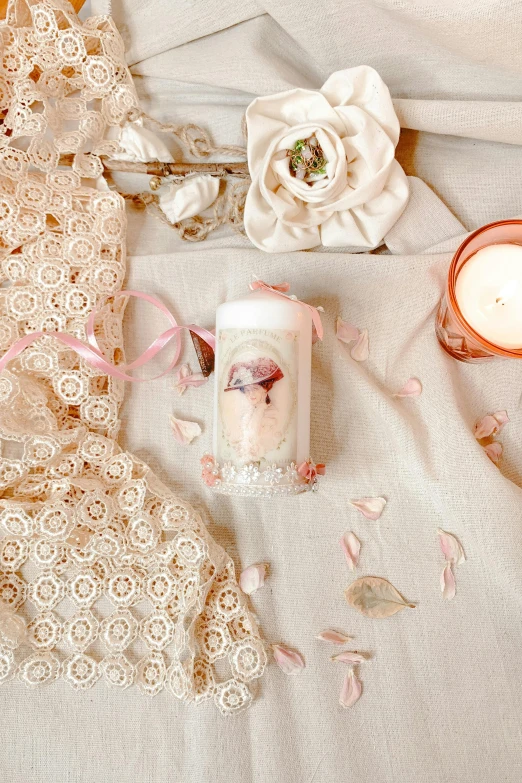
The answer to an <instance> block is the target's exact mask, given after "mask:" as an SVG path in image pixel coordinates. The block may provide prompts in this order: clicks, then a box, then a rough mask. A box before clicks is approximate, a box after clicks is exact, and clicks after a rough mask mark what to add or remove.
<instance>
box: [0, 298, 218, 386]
mask: <svg viewBox="0 0 522 783" xmlns="http://www.w3.org/2000/svg"><path fill="white" fill-rule="evenodd" d="M118 296H133V297H136V299H144V300H145V301H146V302H150V303H151V304H153V305H154V307H157V308H158V310H161V312H162V313H164V314H165V315H166V316H167V318H168V320H169V321H170V324H171V328H170V329H167V330H166V331H165V332H163V333H162V334H160V336H159V337H156V339H155V340H153V342H152V343H151V344H150V345H149V347H148V348H147V349H146V350H145V351H144V352H143V353H142V354H141V355H140V356H138V358H137V359H134V361H133V362H130V363H129V364H119V365H117V366H116V365H114V364H111V363H110V362H108V361H107V359H106V358H105V357H104V355H103V353H102V352H101V350H100V347H99V345H98V342H97V340H96V335H95V334H94V321H95V318H96V314H97V313H98V308H95V309H94V310H93V311H92V312H91V314H90V316H89V319H88V321H87V324H86V327H85V332H86V334H87V342H88V345H86V344H85V343H83V342H81V340H78V339H77V338H76V337H73V336H72V335H70V334H67V333H66V332H31V334H26V335H25V336H24V337H21V338H20V339H19V340H17V341H16V342H15V343H13V345H12V346H11V347H10V348H9V349H8V350H7V351H6V352H5V353H4V355H3V356H2V358H1V359H0V372H2V370H3V369H4V368H5V367H6V365H7V364H8V362H10V361H11V359H14V358H15V357H16V356H18V355H19V354H21V353H22V351H23V350H25V349H26V348H27V347H28V346H29V345H31V344H32V343H34V341H35V340H38V339H39V338H40V337H55V338H56V339H57V340H58V341H59V342H61V343H62V344H63V345H66V346H67V347H68V348H71V349H72V350H73V351H75V352H76V353H77V354H78V355H79V356H81V357H82V359H85V361H86V362H87V363H88V364H90V365H91V367H95V368H96V369H98V370H101V372H103V373H104V374H105V375H111V376H112V377H113V378H119V379H120V380H122V381H133V382H135V383H143V382H144V381H148V380H152V381H154V380H157V379H158V378H162V377H163V376H164V375H167V373H169V372H170V371H171V370H172V369H173V368H174V367H175V366H176V364H177V363H178V360H179V357H180V354H181V339H180V332H181V331H182V330H183V329H188V330H189V331H190V332H193V333H194V334H197V335H198V337H201V339H202V340H204V341H205V342H206V343H207V345H209V346H210V347H211V348H212V350H213V351H215V349H216V338H215V337H214V335H213V334H212V333H211V332H209V331H208V330H207V329H203V328H202V327H200V326H196V325H195V324H189V325H188V326H179V325H178V323H177V321H176V319H175V318H174V316H173V315H172V313H171V312H170V310H169V309H168V307H166V306H165V305H164V304H163V303H162V302H160V301H159V299H155V298H154V297H153V296H149V294H144V293H142V292H141V291H119V292H118V293H117V294H113V298H116V297H118ZM174 338H176V351H175V354H174V358H173V359H172V361H171V362H170V364H169V366H168V367H167V369H166V370H164V371H163V372H161V373H160V374H159V375H155V376H154V377H153V378H134V377H133V376H132V375H128V373H127V370H134V369H135V368H136V367H141V366H143V365H144V364H146V363H147V362H149V361H150V360H151V359H153V358H154V356H156V354H157V353H159V352H160V351H161V350H162V349H163V348H164V347H165V346H166V345H168V343H170V341H171V340H173V339H174Z"/></svg>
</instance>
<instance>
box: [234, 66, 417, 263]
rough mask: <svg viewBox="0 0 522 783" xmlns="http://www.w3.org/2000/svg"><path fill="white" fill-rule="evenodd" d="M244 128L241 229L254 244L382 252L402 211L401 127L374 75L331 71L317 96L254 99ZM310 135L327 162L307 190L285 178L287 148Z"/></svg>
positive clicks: (299, 93)
mask: <svg viewBox="0 0 522 783" xmlns="http://www.w3.org/2000/svg"><path fill="white" fill-rule="evenodd" d="M246 120H247V127H248V165H249V169H250V175H251V177H252V185H251V186H250V189H249V191H248V195H247V200H246V205H245V229H246V233H247V235H248V237H249V239H250V240H251V241H252V242H253V243H254V245H256V246H257V247H258V248H260V249H261V250H266V251H267V252H269V253H276V252H285V251H290V250H307V249H309V248H312V247H317V246H318V245H321V244H322V245H326V246H328V247H346V246H349V247H353V248H358V249H359V248H360V249H361V250H368V249H371V248H375V247H378V246H379V245H380V244H381V241H382V239H383V237H384V236H385V235H386V233H387V232H388V231H389V229H390V228H391V227H392V226H393V224H394V223H395V222H396V221H397V219H398V218H399V217H400V215H401V213H402V212H403V210H404V207H405V206H406V202H407V200H408V181H407V178H406V175H405V173H404V171H403V170H402V168H401V166H400V165H399V163H398V162H397V161H396V160H395V147H396V145H397V142H398V140H399V133H400V126H399V121H398V119H397V116H396V114H395V111H394V108H393V104H392V100H391V97H390V93H389V90H388V88H387V87H386V85H385V84H384V82H383V81H382V79H381V77H380V76H379V74H378V73H377V72H376V71H374V70H373V68H370V67H369V66H359V67H357V68H348V69H347V70H344V71H337V72H336V73H334V74H332V75H331V76H330V78H329V79H328V80H327V82H326V83H325V84H324V85H323V87H322V88H321V91H320V92H315V91H312V90H303V89H295V90H289V91H287V92H282V93H279V94H277V95H270V96H267V97H262V98H256V100H254V101H253V102H252V103H251V104H250V106H249V107H248V109H247V113H246ZM311 137H312V138H314V141H317V142H318V144H319V145H320V147H321V149H322V151H323V154H324V157H325V158H326V161H327V163H326V165H325V175H324V174H323V175H322V176H319V177H317V178H316V179H315V181H313V182H310V183H308V182H306V181H303V180H300V179H298V177H296V176H295V175H294V173H292V171H291V168H290V165H289V163H290V158H289V157H288V156H287V150H289V149H294V146H295V144H296V142H298V141H300V140H304V139H310V138H311Z"/></svg>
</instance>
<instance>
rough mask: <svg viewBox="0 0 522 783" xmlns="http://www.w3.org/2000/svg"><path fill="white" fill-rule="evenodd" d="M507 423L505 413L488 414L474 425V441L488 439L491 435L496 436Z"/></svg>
mask: <svg viewBox="0 0 522 783" xmlns="http://www.w3.org/2000/svg"><path fill="white" fill-rule="evenodd" d="M508 421H509V416H508V414H507V411H497V412H496V413H488V414H487V415H486V416H483V418H482V419H481V420H480V421H478V422H477V423H476V424H475V437H476V439H477V440H481V439H482V438H490V437H491V436H492V435H496V434H497V432H500V430H501V429H502V427H503V426H504V424H507V423H508Z"/></svg>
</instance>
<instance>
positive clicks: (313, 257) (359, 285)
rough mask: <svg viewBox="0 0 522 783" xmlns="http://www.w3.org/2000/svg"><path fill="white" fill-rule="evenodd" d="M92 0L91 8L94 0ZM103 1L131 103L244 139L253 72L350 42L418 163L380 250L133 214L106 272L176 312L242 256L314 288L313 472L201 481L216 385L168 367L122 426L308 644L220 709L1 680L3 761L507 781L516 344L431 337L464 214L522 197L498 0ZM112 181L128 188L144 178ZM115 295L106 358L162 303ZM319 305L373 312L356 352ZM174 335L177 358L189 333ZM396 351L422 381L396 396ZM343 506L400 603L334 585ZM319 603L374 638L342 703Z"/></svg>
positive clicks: (519, 205) (515, 40) (513, 83)
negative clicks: (446, 560) (260, 240)
mask: <svg viewBox="0 0 522 783" xmlns="http://www.w3.org/2000/svg"><path fill="white" fill-rule="evenodd" d="M93 8H94V10H95V11H96V12H104V11H105V10H106V9H105V7H104V5H103V2H102V0H95V2H93ZM113 12H114V14H115V17H116V21H117V23H118V24H119V26H120V29H122V31H123V33H124V35H125V37H126V38H127V42H128V47H129V50H128V58H129V62H130V63H131V64H132V66H133V68H132V70H133V73H134V75H135V77H136V83H137V87H138V90H139V93H140V96H141V99H142V101H143V104H144V108H145V110H146V111H148V113H150V114H152V115H154V116H155V117H157V118H158V119H160V120H170V121H176V122H196V123H200V124H202V125H203V126H205V127H207V128H209V129H210V130H211V131H212V133H213V135H214V138H215V140H216V142H219V143H228V144H234V143H235V144H238V143H241V131H240V121H241V117H242V115H243V113H244V110H245V108H246V106H247V104H248V103H249V102H250V101H251V100H252V98H253V97H254V96H256V95H263V94H269V93H272V92H277V91H279V90H284V89H288V88H291V87H297V86H300V87H306V88H313V89H317V88H318V87H320V86H321V84H322V83H323V82H324V81H325V79H326V78H327V77H328V75H329V74H330V73H331V72H333V71H335V70H338V69H341V68H346V67H349V66H352V65H358V64H360V63H367V64H369V65H372V66H373V67H374V68H376V69H377V70H378V71H379V73H380V74H381V75H382V77H383V79H384V80H385V81H386V82H387V84H388V85H389V87H390V89H391V92H392V95H393V97H394V99H395V106H396V110H397V112H398V114H399V118H400V119H401V123H402V125H403V127H404V128H405V130H403V132H402V136H401V141H400V142H399V148H398V158H399V161H400V162H401V164H402V165H403V166H404V168H405V170H406V171H407V173H408V174H409V175H411V176H412V177H414V179H411V180H410V187H411V192H412V196H411V201H410V204H409V206H408V208H407V210H406V212H405V213H404V215H403V216H402V218H401V219H400V221H399V223H397V224H396V226H395V227H394V228H393V229H392V231H391V232H390V234H389V235H388V237H387V246H388V249H389V251H390V254H388V255H383V254H363V255H357V256H356V255H351V254H350V253H348V252H303V253H295V254H288V255H270V256H268V255H265V254H263V253H262V252H261V251H259V250H256V249H255V248H253V247H252V245H251V244H250V243H249V242H248V241H247V240H246V239H245V238H244V237H240V236H238V235H235V234H232V233H229V232H223V233H221V234H214V235H213V236H212V237H211V238H210V239H208V240H206V241H205V242H204V243H202V244H201V245H192V244H189V243H182V242H181V240H179V238H178V237H177V234H176V233H175V232H174V231H171V230H169V229H168V227H165V226H163V225H161V224H160V223H159V222H158V221H157V220H155V219H154V218H152V217H149V216H144V215H143V213H141V212H132V213H131V214H130V216H129V219H130V229H129V252H130V254H131V258H130V259H129V269H130V275H129V280H128V284H129V286H131V287H133V288H140V289H142V290H145V291H147V292H149V293H151V294H155V295H158V296H160V297H161V298H162V299H163V300H164V301H165V302H166V303H167V304H169V305H170V306H171V307H172V308H173V310H174V312H176V314H177V315H178V316H179V318H180V321H184V322H185V323H187V322H190V321H192V320H195V321H197V322H198V323H200V324H201V325H203V326H207V327H211V326H212V325H213V317H214V311H215V308H216V306H217V305H218V304H219V303H220V302H222V301H223V300H224V299H227V298H232V297H237V296H239V295H242V294H243V293H244V292H245V290H246V287H247V284H248V282H249V281H250V280H251V276H252V274H256V275H257V276H258V277H260V278H263V279H265V280H268V281H273V282H280V281H282V280H286V279H288V280H290V281H291V282H292V286H293V290H294V291H295V293H296V294H297V295H298V296H299V297H300V298H302V299H305V300H308V301H309V302H311V303H313V304H315V305H319V304H320V305H323V307H324V308H325V311H326V312H325V315H324V324H325V329H326V337H325V341H324V343H323V344H317V345H316V346H315V348H314V376H313V378H314V380H313V415H312V439H313V454H314V457H315V459H317V460H319V461H324V462H326V463H327V476H326V477H325V478H324V479H323V480H322V482H321V489H320V492H319V493H318V494H316V495H310V496H306V497H299V498H294V499H288V500H278V501H253V500H247V499H234V500H232V499H230V498H227V497H216V496H213V495H212V494H211V493H210V492H209V491H208V490H207V489H206V488H205V487H204V486H203V485H202V484H201V483H200V481H199V478H198V474H199V458H200V456H201V454H202V453H203V452H204V451H205V450H206V449H207V448H209V446H210V444H211V399H212V387H211V384H207V385H206V386H204V387H202V388H200V389H198V390H193V389H191V390H189V391H188V392H187V393H186V394H185V395H184V397H182V398H179V397H177V395H176V393H175V392H174V391H173V389H172V385H173V379H172V378H166V379H163V380H161V381H158V382H156V383H155V384H154V385H150V386H149V385H138V384H136V386H132V388H129V389H128V393H127V400H126V404H125V408H124V427H123V436H122V438H123V445H125V446H126V447H129V448H131V449H132V450H133V452H134V453H136V454H137V455H138V456H143V457H144V458H145V459H146V460H147V461H148V462H149V464H150V465H151V467H152V468H153V469H155V470H156V471H157V472H158V474H159V475H160V477H161V478H162V479H163V480H164V481H166V482H167V483H168V484H170V485H171V486H172V487H174V488H175V489H176V490H178V491H179V492H180V493H181V494H184V495H185V496H186V497H187V499H189V500H190V501H191V502H193V503H194V504H195V505H196V506H200V507H201V508H203V509H204V510H205V513H206V515H207V516H208V517H210V518H212V519H213V520H214V524H213V526H212V527H211V533H212V534H213V535H214V536H215V537H216V538H217V540H218V541H219V542H220V543H221V544H223V545H224V546H225V547H226V548H227V549H228V550H229V551H230V552H231V553H232V554H233V556H234V557H235V558H236V561H237V562H238V564H239V563H241V564H243V565H248V564H250V563H252V562H258V561H264V560H266V561H269V562H270V564H271V576H270V579H269V581H268V583H267V585H266V586H265V588H263V590H261V591H260V592H259V593H257V594H256V595H254V596H253V604H254V606H255V609H256V611H257V613H258V615H259V617H260V620H261V623H262V627H263V630H264V634H265V637H266V638H267V639H268V640H269V641H282V642H284V643H287V644H289V645H292V646H295V647H296V648H297V649H299V650H300V651H301V652H302V653H303V655H304V656H305V658H306V662H307V668H306V670H305V671H304V672H303V673H302V674H301V675H300V676H298V677H286V676H285V675H284V674H283V673H282V672H280V671H279V670H278V669H277V668H276V667H275V666H273V667H271V668H269V670H268V672H267V674H266V676H265V677H264V678H263V680H262V682H261V684H260V693H259V698H258V700H257V702H255V703H254V705H253V707H252V708H251V709H250V710H249V711H248V712H246V713H245V714H242V715H240V716H238V717H237V718H235V719H231V720H223V719H221V718H220V716H218V715H217V714H216V713H215V710H214V709H213V708H212V705H210V704H204V705H201V706H198V707H193V708H190V707H184V706H182V705H178V704H176V703H175V702H174V701H173V700H172V699H171V698H170V699H169V698H168V696H167V695H165V694H161V695H160V696H158V697H157V698H156V699H153V700H151V701H148V700H144V699H143V698H141V697H139V696H138V695H135V694H132V693H123V694H120V693H112V692H111V691H109V690H108V689H106V688H103V687H101V686H100V687H98V686H95V688H94V690H92V691H90V692H89V694H88V695H86V696H85V699H84V701H83V702H80V701H79V700H78V697H77V695H76V694H75V693H74V692H73V691H69V689H68V688H67V686H66V685H65V684H64V685H55V686H53V687H52V690H51V689H49V690H46V691H37V692H32V691H22V690H21V689H19V688H16V689H10V688H6V689H4V690H3V691H2V698H1V702H0V710H1V716H2V743H1V749H0V777H2V779H6V780H9V781H10V783H49V782H50V781H53V783H69V781H71V783H72V782H73V781H74V783H92V782H93V781H96V783H121V781H123V780H125V783H166V782H167V781H176V783H207V782H208V783H225V781H230V780H233V781H238V783H239V782H240V783H250V782H251V781H252V782H253V783H268V782H270V783H272V781H274V782H275V781H277V782H278V783H279V781H285V783H338V782H339V783H341V781H342V783H347V781H350V782H351V781H353V782H354V783H491V781H497V780H498V781H503V783H519V781H520V779H521V776H522V750H521V747H522V746H521V743H520V738H521V723H522V690H521V688H520V682H521V681H522V657H521V655H520V640H521V634H522V613H521V604H522V600H521V595H522V546H521V545H522V502H521V501H522V493H521V490H520V485H522V440H521V438H520V432H521V428H522V415H521V412H520V394H521V382H522V363H520V364H517V363H516V362H503V361H495V362H492V363H490V364H486V365H478V366H471V365H469V366H466V365H463V364H459V363H457V362H455V361H453V360H451V359H450V358H449V357H447V356H446V355H445V354H444V353H443V352H442V351H441V350H440V349H439V347H438V345H437V343H436V340H435V335H434V327H433V318H434V313H435V310H436V307H437V304H438V301H439V298H440V294H441V291H442V287H443V282H444V279H445V275H446V270H447V266H448V264H449V260H450V258H451V254H452V251H453V250H454V249H455V248H456V246H457V245H458V242H459V240H460V239H461V238H462V237H463V236H464V235H465V233H466V232H467V231H470V230H472V229H474V228H475V227H477V226H479V225H481V224H483V223H486V222H488V221H492V220H496V219H501V218H509V217H514V216H516V215H519V214H520V213H522V185H521V178H520V171H521V170H522V167H521V163H522V102H521V97H522V96H521V92H522V90H521V78H520V77H521V71H522V48H521V47H520V40H519V39H520V36H519V34H518V31H519V30H520V25H521V23H522V7H521V6H520V3H518V2H516V0H473V2H472V1H471V0H462V2H460V3H458V4H457V3H454V2H453V0H437V2H434V0H424V1H423V2H421V1H420V0H418V1H417V2H411V3H402V2H396V0H374V2H370V0H345V1H344V2H340V0H325V1H324V2H322V3H320V4H319V5H318V4H317V3H316V2H312V0H299V2H296V1H295V0H287V2H285V3H280V2H277V0H258V2H255V1H254V0H242V2H238V0H221V2H220V3H217V2H214V1H212V2H208V3H193V2H190V0H178V2H177V3H176V4H174V5H173V4H172V3H170V2H168V0H150V1H149V2H148V3H147V4H143V3H142V2H141V0H113ZM169 143H170V142H169ZM172 151H173V152H174V154H176V152H177V153H178V155H179V150H176V148H175V146H174V145H172ZM415 177H418V178H420V179H415ZM136 179H137V178H136ZM421 180H423V181H421ZM133 185H135V188H136V189H138V188H139V189H145V187H146V180H143V179H142V180H141V181H138V180H137V181H136V183H133ZM122 187H123V185H122ZM124 187H125V188H128V189H130V185H129V183H128V180H127V181H126V182H125V185H124ZM438 197H440V199H439V198H438ZM131 308H132V306H131ZM131 308H129V311H128V316H127V332H128V338H127V346H128V355H129V357H132V356H133V355H136V353H137V351H138V349H139V348H140V347H143V346H144V343H145V340H146V338H147V337H152V336H154V335H155V334H158V333H159V331H160V330H161V329H162V328H164V323H163V322H162V321H161V319H160V318H159V317H156V313H155V312H154V311H151V310H141V309H137V308H136V309H131ZM337 315H342V316H343V317H344V318H345V319H348V320H350V321H352V322H353V323H355V324H357V325H358V326H359V327H361V328H363V327H366V328H368V330H369V334H370V358H369V360H368V361H367V362H365V363H363V364H356V363H353V362H351V361H350V360H349V359H347V358H346V356H345V355H343V351H342V349H341V346H339V344H338V343H337V341H336V339H335V335H334V323H335V318H336V316H337ZM186 356H187V359H189V360H190V361H191V362H192V366H193V369H197V366H196V360H195V357H194V355H193V354H192V352H191V349H189V347H188V346H187V354H186ZM164 361H166V357H165V358H164ZM151 372H152V370H151ZM412 375H415V376H417V377H418V378H420V379H421V380H422V383H423V385H424V392H423V395H422V396H421V397H420V398H418V399H416V400H395V399H392V397H391V394H392V393H393V392H394V391H397V390H398V389H399V388H400V386H402V384H403V382H404V381H406V380H407V378H409V377H410V376H412ZM501 408H506V409H507V410H508V412H509V415H510V417H511V422H510V423H509V424H508V425H507V426H506V427H505V429H504V430H503V432H502V433H501V435H500V440H501V441H502V443H503V445H504V455H505V456H504V459H503V461H502V463H501V466H500V469H498V468H496V467H495V466H494V465H493V464H492V463H491V462H490V461H489V460H488V459H487V457H486V456H485V455H484V454H483V452H482V450H481V448H480V446H479V445H478V444H477V443H476V441H475V439H474V437H473V425H474V422H475V420H476V419H478V418H480V417H481V416H482V415H483V414H484V413H486V412H487V411H494V410H498V409H501ZM170 413H174V414H175V415H177V416H181V417H182V418H187V419H194V420H197V421H199V422H200V423H201V424H202V426H203V428H204V433H203V435H202V437H201V438H200V439H199V440H198V441H195V442H194V444H193V445H192V446H190V447H185V448H183V447H181V446H180V445H178V444H176V442H175V441H174V440H173V438H172V436H171V434H170V431H169V425H168V415H169V414H170ZM377 494H382V495H384V496H385V497H387V499H388V505H387V507H386V510H385V512H384V514H383V516H382V518H381V520H380V521H379V522H369V521H366V520H364V519H363V517H361V516H360V515H359V514H358V513H357V512H356V511H355V510H353V509H351V508H350V506H349V505H348V501H349V499H351V498H357V497H360V496H363V495H377ZM439 526H440V527H443V528H445V529H446V530H449V531H451V532H453V533H455V534H457V535H458V536H459V537H460V539H461V541H462V543H463V545H464V548H465V550H466V554H467V557H468V560H467V562H466V563H465V564H464V565H462V566H460V567H459V568H458V570H457V597H456V599H455V600H454V601H453V602H449V603H446V602H444V601H443V600H442V598H441V594H440V588H439V575H440V572H441V570H442V567H443V559H442V556H441V554H440V552H439V549H438V543H437V536H436V529H437V527H439ZM349 529H351V530H353V531H354V532H355V533H356V534H357V535H358V536H359V538H360V539H361V541H362V545H363V548H362V553H361V561H360V569H359V572H358V573H359V574H360V575H363V574H372V575H379V576H383V577H386V578H388V579H390V580H391V581H392V582H393V584H394V585H395V586H396V587H397V588H398V589H399V590H400V591H401V592H402V593H403V594H404V595H405V596H406V598H407V599H408V600H410V601H414V602H416V603H417V608H416V609H415V610H414V611H413V610H405V611H404V612H402V613H401V614H399V615H397V616H395V617H392V618H390V619H388V620H382V621H377V620H369V619H366V618H364V617H362V616H360V615H358V614H357V613H355V612H354V611H353V610H351V609H350V608H349V607H348V606H347V605H346V603H345V601H344V598H343V589H344V588H345V587H346V586H347V585H348V584H349V583H350V581H351V578H352V577H351V575H350V573H349V571H348V570H347V567H346V565H345V563H344V559H343V555H342V552H341V550H340V547H339V545H338V539H339V537H340V535H341V534H342V533H343V532H344V531H345V530H349ZM327 627H334V628H338V629H340V630H344V631H345V632H347V633H350V634H353V635H354V636H355V640H354V643H353V648H354V649H359V650H363V651H369V652H371V654H372V660H371V662H369V663H368V664H365V665H364V667H363V668H362V671H361V676H362V679H363V685H364V694H363V697H362V699H361V700H360V702H359V703H358V704H357V705H356V706H355V707H354V708H353V709H351V710H347V711H343V710H342V709H341V708H340V707H339V706H338V704H337V699H338V695H339V691H340V687H341V682H342V678H343V674H344V670H343V669H342V667H341V666H340V665H335V664H332V663H330V662H329V656H330V654H331V652H332V651H331V649H330V648H329V647H328V646H326V645H324V644H322V643H321V642H318V641H315V640H314V636H315V635H316V634H317V633H318V632H319V631H321V630H323V629H324V628H327Z"/></svg>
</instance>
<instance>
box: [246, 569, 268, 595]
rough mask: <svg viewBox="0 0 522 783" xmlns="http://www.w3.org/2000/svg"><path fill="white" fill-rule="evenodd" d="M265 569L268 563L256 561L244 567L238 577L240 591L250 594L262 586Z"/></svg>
mask: <svg viewBox="0 0 522 783" xmlns="http://www.w3.org/2000/svg"><path fill="white" fill-rule="evenodd" d="M267 570H268V565H267V564H266V563H256V564H255V565H251V566H248V568H245V570H244V571H242V572H241V576H240V577H239V586H240V587H241V589H242V591H243V592H244V593H246V594H247V595H252V593H255V591H256V590H259V589H260V588H261V587H263V585H264V583H265V577H266V573H267Z"/></svg>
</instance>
